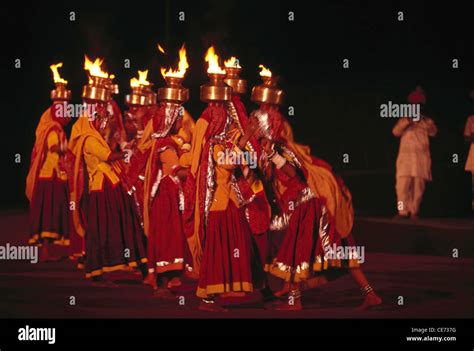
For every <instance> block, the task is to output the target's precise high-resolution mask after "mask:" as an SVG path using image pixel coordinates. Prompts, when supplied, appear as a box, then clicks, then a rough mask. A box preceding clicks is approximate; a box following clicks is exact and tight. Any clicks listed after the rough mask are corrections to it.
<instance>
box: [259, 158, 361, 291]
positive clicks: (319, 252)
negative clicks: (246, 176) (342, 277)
mask: <svg viewBox="0 0 474 351" xmlns="http://www.w3.org/2000/svg"><path fill="white" fill-rule="evenodd" d="M269 167H272V168H273V172H274V177H273V186H274V189H275V193H276V196H277V202H278V205H279V208H280V210H281V212H282V213H283V214H285V216H286V220H283V222H285V221H287V228H286V230H285V234H284V238H283V241H282V242H281V245H280V248H279V250H278V252H277V254H276V256H275V257H274V259H273V262H272V264H271V265H269V266H267V271H269V272H270V273H271V274H273V275H275V276H277V277H279V278H281V279H284V280H285V281H287V282H300V281H305V280H308V279H309V278H311V277H313V276H315V275H318V274H320V273H323V272H326V271H327V270H328V269H330V268H336V267H337V268H348V267H355V266H358V264H359V263H358V259H356V258H354V259H345V258H343V259H333V258H332V257H330V258H328V257H325V253H326V252H327V251H326V250H327V249H328V248H329V247H331V248H333V247H334V245H336V247H346V246H355V243H354V240H353V238H352V235H349V236H347V237H346V238H344V239H342V238H341V237H339V236H338V235H337V234H336V232H335V230H334V225H332V223H331V222H330V221H329V217H328V215H327V210H326V208H325V206H324V203H323V202H322V201H321V200H319V199H317V198H316V197H315V195H314V194H312V193H311V190H310V188H309V187H308V185H307V184H306V181H305V180H304V179H303V178H302V177H300V176H299V175H297V176H295V177H289V176H288V175H286V174H285V173H284V172H283V171H281V170H279V169H276V167H275V166H274V165H273V164H269ZM280 218H281V219H283V216H282V217H280Z"/></svg>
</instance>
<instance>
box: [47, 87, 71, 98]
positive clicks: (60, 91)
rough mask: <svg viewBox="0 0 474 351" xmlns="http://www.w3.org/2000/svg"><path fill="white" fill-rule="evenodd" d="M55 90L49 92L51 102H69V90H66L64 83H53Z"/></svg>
mask: <svg viewBox="0 0 474 351" xmlns="http://www.w3.org/2000/svg"><path fill="white" fill-rule="evenodd" d="M55 84H56V89H53V90H51V100H53V101H69V100H71V95H72V94H71V90H67V89H66V84H65V83H55Z"/></svg>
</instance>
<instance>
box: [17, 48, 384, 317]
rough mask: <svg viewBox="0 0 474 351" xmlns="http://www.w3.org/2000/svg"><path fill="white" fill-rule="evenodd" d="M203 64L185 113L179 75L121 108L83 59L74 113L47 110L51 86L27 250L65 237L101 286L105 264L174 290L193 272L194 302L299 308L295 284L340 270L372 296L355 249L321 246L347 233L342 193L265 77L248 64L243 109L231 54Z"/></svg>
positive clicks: (208, 306)
mask: <svg viewBox="0 0 474 351" xmlns="http://www.w3.org/2000/svg"><path fill="white" fill-rule="evenodd" d="M206 60H207V57H206ZM209 62H210V64H209V67H210V70H209V71H208V72H209V73H210V77H211V84H210V85H209V86H207V87H206V86H203V87H201V100H202V101H204V102H206V103H207V106H206V108H205V109H204V111H203V112H202V114H201V116H200V117H199V118H198V119H197V121H196V123H195V121H194V120H193V118H192V117H191V116H190V114H189V113H188V111H186V110H185V109H184V106H183V105H184V103H185V102H186V100H187V99H188V91H187V89H185V88H183V87H182V85H180V81H179V79H178V82H177V81H173V79H170V80H167V83H168V85H167V86H165V87H164V88H161V89H159V91H158V94H156V93H154V92H152V90H151V85H150V84H147V83H148V82H146V79H145V82H146V83H143V82H142V83H143V86H142V88H143V89H140V90H139V92H137V96H136V97H137V98H136V99H135V98H134V97H133V96H132V97H131V98H130V97H128V98H127V105H128V110H127V111H125V112H124V116H122V112H121V111H120V109H119V107H118V105H117V104H116V102H115V101H114V97H113V94H114V90H115V89H116V87H115V86H114V85H113V84H111V77H110V76H109V75H107V74H105V73H104V72H103V71H100V70H99V73H97V72H95V71H94V70H93V69H90V70H89V85H87V86H86V87H85V88H84V91H83V94H82V97H83V113H82V115H81V116H75V118H71V116H68V115H66V116H64V115H63V114H60V113H58V111H63V112H64V108H63V107H64V104H65V102H66V103H67V101H68V99H69V98H70V92H69V91H67V90H64V86H65V83H64V82H65V81H64V82H63V83H62V85H61V84H59V85H58V84H57V86H58V87H59V88H60V89H59V88H57V89H56V92H55V93H53V94H52V97H53V103H52V105H51V106H50V107H49V108H48V109H47V110H46V111H45V112H44V113H43V115H42V116H41V119H40V122H39V124H38V127H37V129H36V142H35V145H34V149H33V152H32V156H31V165H30V170H29V173H28V177H27V184H26V195H27V197H28V199H29V200H30V219H31V238H30V243H31V244H37V245H40V246H41V257H40V259H41V260H43V261H47V260H50V259H52V257H51V246H52V245H68V246H69V250H70V255H71V256H70V257H71V258H74V259H76V260H77V263H78V267H80V268H81V269H83V270H84V271H85V276H86V278H87V279H90V280H91V281H92V283H93V284H97V285H100V286H115V283H113V281H111V280H110V279H109V278H108V273H109V272H112V271H116V270H130V271H136V272H141V274H142V276H143V283H144V284H146V285H147V286H150V287H151V288H152V289H153V292H154V296H155V297H157V298H163V299H171V298H176V295H175V292H176V289H178V287H179V286H180V285H181V284H182V281H181V280H182V278H183V277H188V278H190V279H195V280H197V289H196V295H197V296H198V297H199V298H200V299H201V300H200V305H199V308H200V309H202V310H207V311H226V308H225V306H224V305H222V303H221V301H222V300H220V299H219V297H225V296H240V295H243V294H245V293H251V292H253V291H259V292H260V293H261V296H262V301H263V305H264V306H265V307H266V308H271V309H276V310H301V309H302V302H301V293H302V291H304V290H305V289H309V288H314V287H316V286H318V285H320V284H324V283H327V282H328V281H330V280H332V279H333V278H334V277H337V276H339V275H340V273H342V272H349V273H350V275H351V276H352V277H353V279H354V281H355V282H356V284H357V285H358V287H359V288H360V290H361V293H362V295H363V299H364V300H363V303H362V304H361V305H360V306H359V308H362V309H367V308H371V307H373V306H377V305H379V304H381V302H382V300H381V298H380V297H379V296H378V295H377V294H376V293H375V291H374V289H373V287H372V286H371V285H370V284H369V282H368V281H367V279H366V277H365V275H364V273H363V272H362V270H361V268H360V266H359V261H360V260H359V259H360V257H357V255H351V256H350V257H347V256H335V255H332V256H331V255H329V256H328V255H327V253H328V252H330V248H334V247H341V248H345V247H355V245H356V244H355V241H354V239H353V237H352V234H351V230H352V225H353V219H354V214H353V208H352V200H351V194H350V192H349V190H348V189H347V187H346V186H345V185H344V183H343V181H342V180H341V179H340V178H339V177H337V176H336V175H335V174H334V173H333V171H332V169H331V167H330V165H328V164H327V163H326V162H324V161H323V160H321V159H319V158H317V157H315V156H314V155H312V154H311V151H310V148H309V147H307V146H304V145H301V144H298V143H297V142H296V141H295V140H294V137H293V132H292V128H291V126H290V124H289V123H288V121H287V119H286V118H285V117H284V116H283V114H282V112H281V111H280V109H279V108H280V105H281V103H282V97H283V91H282V90H281V89H280V88H278V87H277V85H276V77H272V75H271V73H270V71H268V70H266V69H264V68H262V73H261V75H262V77H263V79H264V84H263V85H261V86H257V87H255V88H254V89H253V90H252V96H251V100H252V102H254V103H255V104H256V105H257V106H256V108H255V110H254V111H253V112H252V113H250V115H248V114H247V110H246V108H245V106H244V103H243V101H242V96H243V95H244V94H245V93H246V84H245V81H244V80H243V79H241V78H240V77H238V75H236V72H235V69H236V68H238V71H240V69H241V67H240V65H238V63H237V64H235V63H234V64H233V65H232V66H229V67H226V68H225V69H220V67H217V68H218V69H220V70H221V72H217V73H215V72H212V71H211V68H212V64H211V62H212V57H211V59H210V61H209ZM216 62H217V61H216ZM96 63H97V62H96ZM99 65H100V62H99ZM226 66H227V65H226ZM227 68H229V69H227ZM180 69H181V67H180ZM56 73H57V67H56ZM175 73H176V72H175ZM181 73H183V72H181ZM94 74H96V76H94ZM175 76H176V77H179V74H178V75H176V74H175ZM168 77H171V78H173V74H170V75H169V76H168ZM176 77H175V78H176ZM183 77H184V73H183V74H182V75H181V80H182V78H183ZM98 78H104V81H103V82H102V83H101V84H98V81H99V79H98ZM165 79H167V76H165ZM222 82H225V83H222ZM56 83H58V81H57V82H56ZM66 83H67V82H66ZM58 89H59V90H58ZM61 89H62V90H61ZM163 89H164V90H163ZM160 90H161V91H160ZM53 92H54V91H53ZM72 119H74V120H75V121H74V125H73V126H72V130H71V134H70V136H69V138H67V136H66V133H65V131H64V127H65V126H66V125H67V124H68V123H69V122H70V121H71V120H72ZM252 157H253V158H254V159H255V160H256V162H255V164H253V163H251V162H249V160H250V158H252ZM276 238H281V239H280V240H279V241H278V242H277V240H276ZM276 243H277V244H278V245H277V247H276V248H275V245H276ZM345 252H348V251H345ZM137 274H138V273H137ZM268 274H271V275H273V276H275V277H278V278H280V279H281V280H282V281H283V284H282V288H281V290H279V291H272V290H271V289H270V287H269V284H268Z"/></svg>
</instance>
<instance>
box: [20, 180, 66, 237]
mask: <svg viewBox="0 0 474 351" xmlns="http://www.w3.org/2000/svg"><path fill="white" fill-rule="evenodd" d="M70 225H71V223H70V216H69V191H68V185H67V181H62V180H60V179H58V178H57V177H56V176H53V178H52V179H41V178H38V180H37V182H36V185H35V190H34V193H33V198H32V200H31V204H30V229H31V232H30V240H29V243H30V244H37V243H41V242H43V240H48V241H55V242H56V243H57V244H64V245H68V244H69V231H70Z"/></svg>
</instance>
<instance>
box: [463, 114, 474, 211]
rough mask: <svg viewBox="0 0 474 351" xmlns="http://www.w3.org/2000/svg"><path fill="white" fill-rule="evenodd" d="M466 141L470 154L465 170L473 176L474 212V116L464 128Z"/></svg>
mask: <svg viewBox="0 0 474 351" xmlns="http://www.w3.org/2000/svg"><path fill="white" fill-rule="evenodd" d="M464 139H465V140H466V142H467V143H468V144H470V147H469V153H468V155H467V160H466V166H465V168H464V169H465V170H466V171H467V172H471V174H472V189H471V191H472V205H471V207H472V209H473V210H474V115H472V116H469V117H468V118H467V121H466V126H465V127H464Z"/></svg>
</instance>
